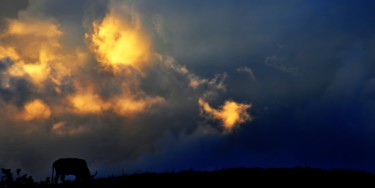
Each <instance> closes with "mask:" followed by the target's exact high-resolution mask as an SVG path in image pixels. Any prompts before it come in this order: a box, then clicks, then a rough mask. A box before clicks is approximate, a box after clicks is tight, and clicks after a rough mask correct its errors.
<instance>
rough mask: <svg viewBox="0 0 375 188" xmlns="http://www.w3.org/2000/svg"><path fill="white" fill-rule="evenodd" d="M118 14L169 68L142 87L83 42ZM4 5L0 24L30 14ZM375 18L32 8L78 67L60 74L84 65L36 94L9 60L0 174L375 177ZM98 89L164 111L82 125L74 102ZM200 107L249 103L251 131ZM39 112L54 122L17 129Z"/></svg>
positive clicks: (271, 11)
mask: <svg viewBox="0 0 375 188" xmlns="http://www.w3.org/2000/svg"><path fill="white" fill-rule="evenodd" d="M113 2H115V3H119V2H120V3H121V4H123V3H125V4H127V6H128V7H130V10H133V11H134V12H136V14H137V15H138V16H140V19H141V20H142V27H143V29H144V30H145V31H146V32H147V33H149V34H150V36H151V40H152V41H153V49H154V51H155V52H156V53H157V55H156V56H158V57H157V58H155V60H154V62H153V63H152V66H148V67H146V68H145V69H144V70H143V71H144V72H143V73H144V75H141V74H140V73H134V72H136V71H134V70H133V71H129V72H128V73H127V74H123V75H118V74H115V73H113V72H111V71H108V70H103V67H102V65H101V64H100V62H98V61H97V60H96V59H95V55H94V54H93V52H92V51H90V49H89V48H88V43H89V41H88V40H87V39H85V33H90V32H92V22H93V21H94V20H101V19H102V18H103V17H104V16H105V15H106V13H107V12H108V11H109V9H108V4H110V3H113ZM3 3H5V4H7V5H6V6H11V7H12V9H7V11H8V12H7V13H5V12H6V11H5V12H4V13H1V14H0V16H1V17H2V18H5V17H13V18H15V17H16V16H17V11H18V10H20V9H22V8H25V7H26V6H27V4H23V5H22V6H21V4H22V3H21V1H17V3H16V1H12V3H10V1H9V2H7V1H4V2H2V3H1V4H3ZM9 3H10V4H9ZM15 4H17V6H16V5H15ZM18 5H19V6H18ZM371 5H372V3H371V2H368V1H356V2H323V1H304V2H301V1H296V0H287V1H283V2H279V1H267V2H263V1H251V2H248V1H236V2H234V1H227V0H221V1H215V3H212V2H202V1H195V0H193V1H173V2H170V1H164V0H161V1H152V2H151V1H126V2H124V1H111V2H108V1H95V2H94V1H85V0H82V1H73V0H71V1H60V0H54V1H50V0H48V1H33V0H31V1H30V2H29V6H28V9H27V12H28V14H29V16H32V17H37V18H38V19H40V20H44V19H47V20H48V24H52V23H53V24H54V23H57V24H58V26H59V28H60V30H61V31H62V32H63V33H64V35H63V36H62V38H61V45H62V46H63V47H64V49H63V50H61V54H63V55H64V58H62V59H64V60H67V59H68V60H69V61H68V62H63V65H66V66H67V67H73V66H72V64H77V67H79V68H77V69H78V70H79V71H77V72H74V74H71V75H65V74H64V75H63V76H61V77H62V78H60V77H59V79H58V80H59V81H60V83H57V82H56V81H54V80H53V79H47V80H45V81H44V82H43V83H44V84H43V87H38V86H37V84H35V81H33V80H32V79H30V76H24V75H18V76H14V75H9V74H8V73H9V72H7V70H9V69H10V67H11V66H12V64H14V62H13V60H11V59H9V58H8V59H6V58H5V59H3V60H1V64H0V65H1V66H0V71H1V74H2V77H1V78H0V81H1V83H2V85H1V87H0V98H1V100H0V105H1V106H2V107H3V109H6V110H5V112H4V114H2V115H1V118H2V122H1V123H0V130H1V131H0V132H1V134H0V139H1V142H0V143H2V144H0V148H1V151H5V152H1V153H0V166H1V167H3V166H4V167H11V168H22V169H25V170H26V171H27V172H30V173H32V175H34V176H35V177H37V178H44V177H46V176H48V175H49V173H50V172H49V171H50V165H51V164H52V162H53V160H55V159H56V158H58V157H65V156H72V157H82V158H85V159H87V160H88V162H89V164H90V168H92V169H93V170H98V171H99V175H100V176H106V175H111V174H120V173H122V170H125V172H127V171H137V170H141V171H142V170H156V171H162V170H182V169H217V168H223V167H238V166H240V167H258V166H259V167H285V166H287V167H291V166H313V167H322V168H341V167H342V168H355V169H365V170H370V171H374V169H375V164H374V162H373V160H371V159H372V158H373V157H375V153H374V151H375V150H374V147H375V143H374V141H373V139H372V135H373V133H374V131H375V129H374V128H373V126H372V125H373V124H374V121H375V119H374V116H373V114H374V113H375V111H374V110H375V106H374V104H375V103H374V99H375V81H374V80H375V79H374V73H375V72H374V70H375V69H374V64H373V63H372V62H373V61H374V60H375V57H374V54H375V53H374V52H375V48H374V44H375V43H374V42H375V40H374V37H373V33H374V29H375V27H373V26H372V25H373V24H372V21H373V19H374V16H373V15H374V14H373V13H372V9H371V7H372V6H371ZM6 6H5V5H4V6H0V7H1V9H5V8H3V7H6ZM124 15H127V14H124ZM129 15H130V16H129ZM129 15H127V16H129V17H131V18H133V17H132V16H134V15H133V14H132V13H129ZM127 19H129V18H127ZM4 24H5V22H4ZM4 24H3V23H2V25H1V28H5V25H4ZM4 40H5V39H4ZM5 42H6V43H9V40H5ZM48 42H51V41H48ZM4 44H5V43H4ZM25 46H27V45H25ZM0 47H2V46H1V45H0ZM17 47H18V46H17ZM76 48H79V50H81V52H82V54H86V55H87V59H86V63H85V64H80V61H78V60H77V62H75V61H74V58H77V57H78V55H72V54H75V53H76V51H75V50H76ZM65 49H69V50H65ZM1 50H3V49H1V48H0V55H2V52H1ZM67 55H71V56H72V57H73V58H67V57H65V56H67ZM54 63H56V62H54ZM57 63H58V62H57ZM239 67H248V68H250V67H251V69H250V70H251V74H252V75H255V76H256V81H254V80H251V79H249V75H247V74H243V73H240V72H238V71H237V70H238V68H239ZM50 72H51V73H50V75H51V77H53V78H57V77H58V76H60V72H59V71H58V70H57V69H56V70H55V69H51V71H50ZM249 74H250V73H249ZM215 75H216V76H215ZM215 78H216V79H215ZM254 78H255V77H254ZM76 82H79V84H80V85H79V84H78V85H77V83H76ZM93 83H94V84H93ZM124 83H125V84H126V87H125V86H124V87H121V86H122V84H124ZM90 84H93V86H92V87H93V88H92V90H93V91H95V92H96V94H97V95H98V96H99V99H101V100H102V103H106V102H108V101H110V99H111V98H113V97H116V96H119V95H120V94H122V93H124V92H129V93H131V94H133V95H132V96H135V97H136V98H137V99H145V98H147V97H151V98H152V97H156V96H159V97H161V98H163V100H164V103H162V104H160V105H150V106H147V107H146V108H145V109H146V110H144V111H143V112H142V113H140V114H137V115H136V116H132V117H130V116H125V117H124V116H120V115H118V114H116V112H115V109H114V107H113V106H114V104H115V103H114V102H109V103H110V107H106V109H105V110H103V111H101V112H102V113H100V114H95V113H94V114H92V113H91V114H90V113H89V114H79V113H74V109H73V108H72V106H71V105H70V104H68V102H67V100H65V99H66V98H67V97H69V96H72V95H74V94H75V93H77V92H83V93H84V91H87V90H88V89H87V88H85V86H88V85H90ZM81 87H82V88H84V89H81ZM56 88H58V89H59V90H57V89H56ZM124 88H126V89H124ZM202 97H203V98H206V99H207V100H208V101H209V103H210V105H212V106H213V107H214V108H219V107H220V106H221V105H222V104H223V102H224V101H225V100H227V99H232V100H234V101H239V102H241V103H244V102H246V103H252V108H251V109H250V110H249V113H250V114H251V115H252V117H253V118H254V120H253V121H252V122H251V123H245V124H244V125H242V126H241V127H239V128H238V129H235V130H234V131H233V132H232V133H231V134H225V135H223V134H222V132H221V131H220V128H218V127H220V125H219V123H218V122H215V121H206V120H205V118H203V117H201V116H200V109H199V105H198V99H199V98H202ZM35 99H42V100H43V101H44V103H46V104H47V105H48V106H49V107H50V108H51V109H50V110H51V116H50V117H48V118H47V119H42V120H39V119H35V120H32V121H28V122H25V121H19V120H17V119H15V118H14V117H15V115H14V114H21V115H22V114H23V113H25V105H26V104H28V103H29V102H32V101H34V100H35ZM94 99H95V98H94ZM98 101H99V102H100V100H98V98H96V100H93V102H98ZM103 101H104V102H103ZM102 105H103V104H102ZM103 106H106V105H103ZM30 161H32V162H30Z"/></svg>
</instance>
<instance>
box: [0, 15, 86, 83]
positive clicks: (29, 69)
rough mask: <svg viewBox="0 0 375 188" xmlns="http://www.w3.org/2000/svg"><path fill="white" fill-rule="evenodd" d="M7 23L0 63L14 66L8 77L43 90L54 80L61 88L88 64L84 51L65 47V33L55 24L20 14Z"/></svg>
mask: <svg viewBox="0 0 375 188" xmlns="http://www.w3.org/2000/svg"><path fill="white" fill-rule="evenodd" d="M6 23H7V26H6V28H5V29H4V31H3V33H1V34H0V42H1V43H0V59H4V58H9V59H11V60H12V62H13V63H12V64H11V66H10V67H9V68H8V70H7V76H13V77H24V78H27V79H28V80H30V81H31V82H32V83H33V84H34V85H36V86H38V87H39V88H41V87H43V86H44V83H45V81H46V80H51V81H52V82H53V83H55V84H56V87H58V85H59V83H60V80H62V79H63V78H64V77H65V76H68V75H70V74H71V73H72V71H75V70H77V69H78V65H82V64H83V63H85V62H86V59H87V57H86V55H85V52H84V51H82V50H79V49H78V48H73V49H72V48H66V47H64V46H63V45H62V44H61V41H60V40H61V37H62V36H63V32H62V31H61V30H60V26H59V24H58V23H56V22H55V21H54V20H51V19H47V18H37V17H33V16H31V15H29V14H28V13H27V12H20V13H19V16H18V18H17V19H8V20H7V22H6ZM56 90H59V89H58V88H56Z"/></svg>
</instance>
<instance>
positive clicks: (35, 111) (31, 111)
mask: <svg viewBox="0 0 375 188" xmlns="http://www.w3.org/2000/svg"><path fill="white" fill-rule="evenodd" d="M51 114H52V113H51V109H50V107H49V106H48V105H47V104H46V103H44V102H43V101H42V100H41V99H35V100H33V101H30V102H28V103H26V104H25V106H24V108H23V112H22V113H21V116H20V119H22V120H24V121H30V120H35V119H48V118H49V117H50V116H51Z"/></svg>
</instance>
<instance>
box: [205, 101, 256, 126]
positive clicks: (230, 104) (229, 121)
mask: <svg viewBox="0 0 375 188" xmlns="http://www.w3.org/2000/svg"><path fill="white" fill-rule="evenodd" d="M198 103H199V105H200V106H201V108H202V110H203V112H204V113H206V114H208V116H209V117H210V118H212V119H216V120H219V121H221V123H222V125H223V126H224V128H225V129H227V130H229V131H230V130H232V129H233V128H234V127H235V126H236V125H239V124H241V123H245V122H246V121H250V120H251V119H252V118H251V116H250V114H248V113H247V109H249V108H251V104H245V103H237V102H235V101H225V103H224V105H223V106H221V107H220V108H219V109H215V108H212V107H211V106H210V105H209V104H208V103H207V102H205V101H204V100H203V99H201V98H200V99H199V100H198Z"/></svg>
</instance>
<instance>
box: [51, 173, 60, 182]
mask: <svg viewBox="0 0 375 188" xmlns="http://www.w3.org/2000/svg"><path fill="white" fill-rule="evenodd" d="M59 177H60V174H57V173H56V176H55V178H54V180H52V181H54V182H55V184H57V182H58V181H59Z"/></svg>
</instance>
